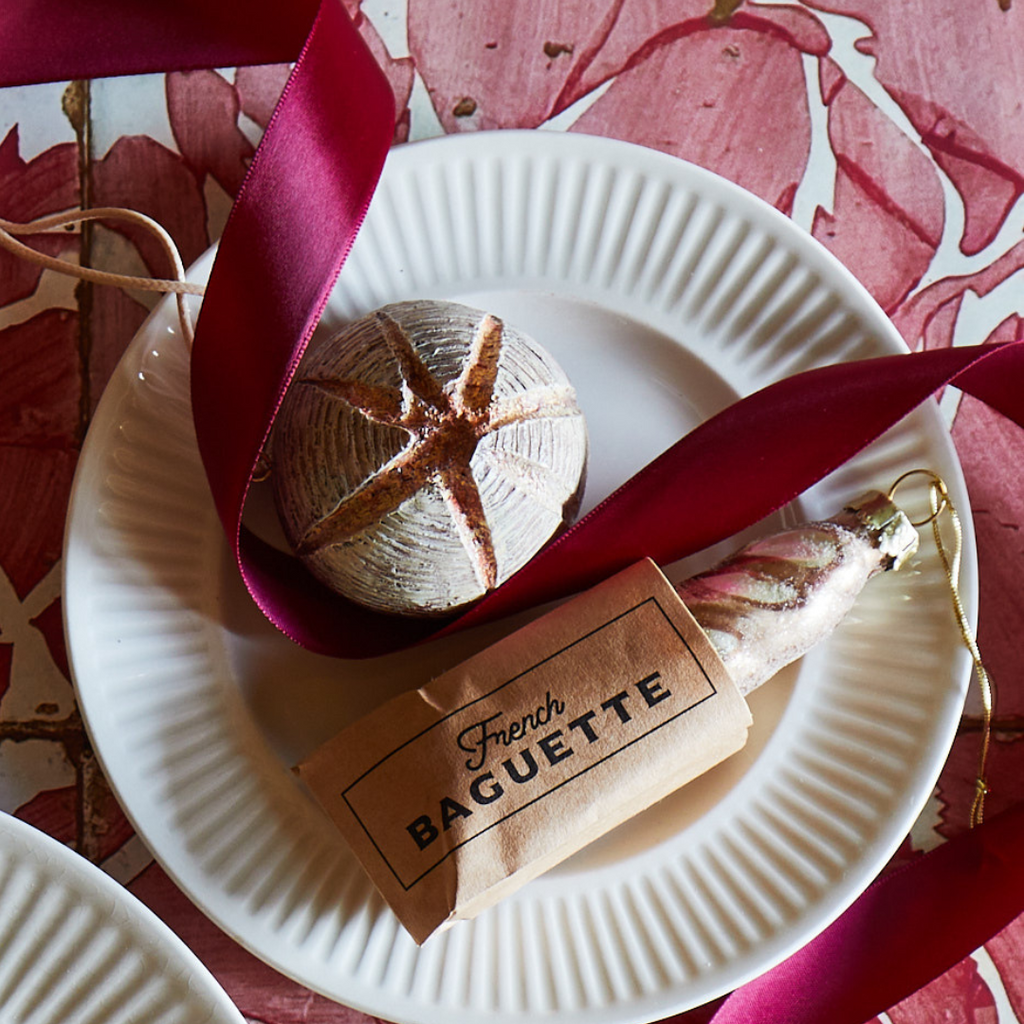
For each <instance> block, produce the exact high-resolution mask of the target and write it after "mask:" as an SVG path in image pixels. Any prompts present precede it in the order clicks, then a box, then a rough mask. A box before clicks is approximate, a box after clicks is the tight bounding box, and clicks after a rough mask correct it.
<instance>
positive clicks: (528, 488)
mask: <svg viewBox="0 0 1024 1024" xmlns="http://www.w3.org/2000/svg"><path fill="white" fill-rule="evenodd" d="M586 461H587V433H586V425H585V422H584V419H583V414H582V413H581V412H580V409H579V407H578V405H577V403H576V396H575V392H574V390H573V388H572V386H571V384H570V383H569V381H568V379H567V378H566V376H565V374H564V373H563V371H562V370H561V368H560V367H559V366H558V364H557V363H556V362H555V361H554V360H553V359H552V357H551V356H550V355H549V354H548V353H547V352H545V351H544V350H543V349H542V348H541V347H540V346H539V345H538V344H537V343H536V342H535V341H533V340H532V339H531V338H529V337H527V336H526V335H524V334H522V333H521V332H519V331H517V330H515V329H514V328H513V327H511V326H510V325H508V324H503V323H502V322H501V321H500V320H499V319H497V318H496V317H493V316H491V315H489V314H487V313H485V312H482V311H480V310H475V309H471V308H469V307H467V306H463V305H459V304H457V303H451V302H440V301H414V302H402V303H395V304H393V305H390V306H385V307H383V308H382V309H380V310H376V311H375V312H373V313H371V314H369V315H368V316H366V317H364V318H362V319H361V320H359V321H357V322H355V323H353V324H351V325H350V326H349V327H347V328H345V329H344V330H342V331H341V332H339V333H338V334H337V335H335V336H334V337H333V338H331V339H329V340H328V341H326V342H324V343H323V344H321V345H320V346H319V347H318V348H317V349H316V350H315V351H313V352H311V353H310V354H309V355H308V356H307V358H306V360H305V361H304V362H303V365H302V366H301V368H300V370H299V373H298V374H297V376H296V380H295V382H294V383H293V385H292V387H291V389H290V390H289V393H288V396H287V398H286V400H285V403H284V405H283V406H282V409H281V412H280V414H279V416H278V419H277V422H276V425H275V429H274V439H273V453H272V463H273V472H272V476H271V478H272V480H273V484H274V492H275V499H276V502H277V507H278V513H279V515H280V518H281V521H282V524H283V526H284V529H285V533H286V535H287V537H288V540H289V542H290V543H291V545H292V547H293V548H294V550H295V551H296V552H297V554H298V555H299V556H300V557H301V558H302V559H303V561H304V562H305V563H306V564H307V565H308V566H309V568H310V570H311V571H312V572H313V573H314V574H315V575H316V576H317V577H319V578H320V579H321V580H323V581H324V582H325V583H326V584H327V585H328V586H330V587H332V588H334V589H335V590H338V591H339V592H341V593H343V594H345V595H346V596H348V597H350V598H352V599H353V600H355V601H358V602H359V603H361V604H364V605H367V606H369V607H372V608H375V609H378V610H381V611H389V612H397V613H401V614H409V615H438V614H444V613H445V612H448V611H451V610H453V609H455V608H458V607H461V606H463V605H466V604H468V603H470V602H472V601H474V600H476V599H478V598H480V597H481V596H483V595H484V594H485V593H487V592H488V591H489V590H492V589H493V588H494V587H495V586H498V585H500V584H501V583H502V582H503V581H504V580H505V579H507V578H508V577H509V576H511V575H512V574H513V573H515V572H516V571H518V570H519V569H520V568H522V566H523V565H525V564H526V562H527V561H528V560H529V559H530V558H531V557H532V556H533V555H534V554H535V553H536V552H537V551H538V550H539V549H540V548H541V547H542V546H543V545H544V543H545V542H546V541H547V540H548V539H550V537H551V536H552V535H553V534H555V533H556V532H558V530H559V529H561V528H562V526H563V525H564V524H565V523H566V522H568V521H570V520H571V519H572V518H573V516H575V514H576V511H577V509H578V506H579V501H580V497H581V495H582V489H583V483H584V478H585V472H586Z"/></svg>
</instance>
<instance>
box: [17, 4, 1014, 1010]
mask: <svg viewBox="0 0 1024 1024" xmlns="http://www.w3.org/2000/svg"><path fill="white" fill-rule="evenodd" d="M346 5H347V7H348V8H349V10H350V12H351V13H352V14H353V16H354V17H355V18H356V20H357V23H358V25H359V27H360V30H361V32H362V33H363V35H364V37H365V38H366V40H367V41H368V42H369V44H370V46H371V47H372V50H373V52H374V54H375V55H376V56H377V58H378V60H379V61H380V63H381V65H382V66H383V67H384V69H385V70H386V72H387V74H388V76H389V78H390V81H391V83H392V86H393V88H394V91H395V95H396V103H397V112H398V129H397V132H396V140H395V141H396V143H403V142H406V141H409V140H413V139H417V138H423V137H426V136H431V135H437V134H441V133H445V132H448V133H451V132H464V131H477V130H481V129H495V128H524V127H529V128H537V127H544V128H548V129H552V130H565V131H579V132H586V133H590V134H599V135H607V136H612V137H614V138H618V139H626V140H629V141H632V142H637V143H641V144H643V145H646V146H650V147H653V148H655V149H659V150H664V151H666V152H669V153H672V154H675V155H677V156H680V157H683V158H685V159H687V160H690V161H693V162H695V163H698V164H701V165H703V166H704V167H707V168H710V169H711V170H713V171H716V172H718V173H720V174H722V175H724V176H725V177H728V178H730V179H732V180H733V181H736V182H738V183H739V184H741V185H743V186H744V187H746V188H747V189H749V190H751V191H752V192H754V193H756V194H757V195H759V196H761V197H762V198H763V199H765V200H767V201H768V202H769V203H772V204H773V205H775V206H776V207H778V208H779V209H780V210H782V211H784V212H785V213H787V214H788V215H790V216H791V217H792V218H793V219H794V220H795V221H796V222H797V223H798V224H800V225H801V226H802V227H804V228H805V229H806V230H808V231H810V232H811V233H812V234H813V235H814V237H815V238H817V239H818V240H819V241H820V242H821V243H822V244H824V245H825V246H826V247H828V248H829V249H831V250H832V251H833V252H834V253H835V254H836V255H837V256H838V257H839V258H840V259H841V260H843V262H845V263H846V265H847V266H848V267H850V269H851V270H852V271H853V272H854V273H855V274H856V275H857V276H858V277H859V278H860V279H861V281H863V283H864V284H865V285H866V286H867V287H868V288H869V289H870V291H871V292H872V294H873V295H874V296H875V297H876V299H877V300H878V302H879V303H880V304H881V305H882V307H883V308H884V309H885V310H886V311H887V312H888V313H889V315H890V316H891V317H892V318H893V320H894V322H895V323H896V325H897V327H898V328H899V330H900V331H901V332H902V334H903V336H904V338H905V339H906V341H907V343H908V344H909V345H910V346H912V347H915V348H916V347H922V346H923V347H939V346H946V345H964V344H975V343H981V342H985V341H997V340H1003V339H1010V338H1015V337H1020V336H1021V333H1022V316H1024V200H1022V198H1021V195H1022V192H1024V8H1022V7H1021V6H1013V5H1012V2H1011V0H972V2H971V3H966V2H964V0H900V2H898V3H895V2H891V0H831V2H818V0H808V2H805V3H783V2H780V3H772V2H762V3H735V2H734V3H723V2H719V3H718V5H717V8H716V10H714V11H712V10H711V6H712V4H711V0H643V2H641V0H587V2H583V0H364V2H362V3H361V4H360V3H359V2H358V0H346ZM733 8H735V9H733ZM287 73H288V68H287V67H283V66H273V67H263V68H239V69H229V70H218V71H213V70H209V71H196V72H190V73H175V74H169V75H166V76H164V75H155V76H141V77H139V78H133V79H109V80H103V81H94V82H91V83H90V82H72V83H59V84H56V85H43V86H34V87H27V88H16V89H7V90H2V91H0V216H3V217H6V218H9V219H14V220H28V219H30V218H33V217H36V216H40V215H43V214H47V213H52V212H56V211H60V210H66V209H68V208H71V207H76V206H79V205H83V206H98V205H116V206H127V207H130V208H133V209H136V210H140V211H142V212H144V213H147V214H149V215H151V216H153V217H154V218H156V219H157V220H158V221H160V222H161V223H162V224H164V225H165V226H166V227H167V228H168V229H169V230H170V232H171V234H172V235H173V236H174V238H175V240H176V241H177V244H178V245H179V247H180V249H181V251H182V255H183V257H184V259H185V262H186V263H189V262H191V261H192V260H194V259H195V258H196V257H197V256H199V254H200V253H202V252H203V250H204V249H206V247H207V246H208V245H209V244H210V242H211V241H212V240H214V239H216V238H217V237H218V235H219V233H220V230H221V228H222V226H223V223H224V220H225V218H226V216H227V213H228V210H229V209H230V204H231V197H232V196H233V195H234V193H235V192H236V190H237V189H238V187H239V185H240V183H241V181H242V178H243V176H244V174H245V170H246V167H247V164H248V161H249V160H250V158H251V157H252V154H253V151H254V147H255V145H256V144H257V142H258V140H259V136H260V133H261V131H262V129H263V127H264V126H265V125H266V123H267V119H268V117H269V115H270V113H271V111H272V110H273V106H274V103H275V101H276V98H277V96H278V94H279V92H280V90H281V88H282V86H283V84H284V81H285V79H286V77H287ZM36 241H37V244H38V246H39V247H40V248H42V249H44V250H46V251H48V252H50V253H53V254H59V255H62V256H63V257H64V258H66V259H70V260H73V261H78V262H81V263H83V264H90V265H93V266H98V267H102V268H104V269H112V270H120V271H122V272H128V273H150V274H153V275H155V276H163V275H164V274H165V272H166V268H165V267H164V266H163V265H162V264H161V261H160V256H159V253H158V252H157V251H156V250H155V249H154V247H153V245H152V243H151V242H150V241H149V240H147V239H145V238H139V237H136V236H135V235H134V234H133V232H132V231H131V230H130V229H125V230H124V231H123V232H122V230H120V229H115V228H107V227H105V226H101V225H95V226H88V227H85V228H83V229H81V231H76V232H69V233H67V234H65V235H62V236H60V237H57V238H53V237H49V238H40V239H37V240H36ZM147 301H149V300H147V299H145V298H143V297H142V296H140V295H139V294H138V293H130V292H127V291H121V290H116V289H111V288H101V287H92V286H90V285H86V284H76V283H75V282H74V281H73V280H72V279H70V278H64V277H61V276H59V275H55V274H53V273H51V272H45V273H41V272H40V271H39V270H38V269H37V268H35V267H32V266H30V265H28V264H24V263H20V262H18V261H16V260H14V259H13V258H12V257H10V256H8V255H7V254H6V253H0V807H2V808H3V809H4V810H7V811H10V812H13V813H16V814H17V815H18V816H19V817H21V818H23V819H25V820H26V821H29V822H31V823H32V824H34V825H36V826H38V827H39V828H42V829H43V830H45V831H47V832H49V833H50V834H51V835H54V836H56V837H57V838H59V839H60V840H62V841H64V842H65V843H67V844H69V845H71V846H72V847H73V848H75V849H76V850H78V851H79V852H80V853H81V854H83V855H84V856H86V857H88V858H89V859H90V860H92V861H94V862H96V863H98V864H100V865H101V866H102V867H103V868H104V869H106V870H107V871H108V872H109V873H110V874H112V875H113V876H114V877H116V878H118V879H119V880H121V881H122V882H123V883H125V884H126V885H127V886H128V888H129V889H130V890H131V891H132V892H134V893H135V894H136V895H137V896H138V897H140V898H141V899H142V900H143V901H144V902H146V903H147V904H148V905H149V906H150V907H152V908H153V909H154V910H156V912H157V913H158V914H159V915H160V916H161V917H162V918H164V920H166V921H167V922H168V923H169V924H170V925H171V926H172V927H173V928H174V929H175V930H176V931H177V932H178V933H179V934H180V935H181V936H182V937H183V938H184V939H185V941H186V942H187V943H188V944H189V945H190V946H191V947H192V948H193V949H194V950H195V951H196V953H197V954H198V955H199V956H200V958H201V959H202V960H203V961H204V962H205V963H206V964H207V965H208V966H209V967H210V969H211V970H212V971H213V973H214V974H215V976H216V977H217V978H218V979H219V981H220V982H221V984H222V985H223V986H224V987H225V989H226V990H227V992H228V993H229V995H230V996H231V997H232V998H233V999H234V1001H235V1002H236V1003H237V1005H238V1006H239V1008H240V1009H241V1010H242V1012H243V1014H244V1015H245V1016H247V1017H248V1018H249V1019H250V1020H251V1021H260V1022H266V1024H297V1022H310V1024H312V1022H332V1024H340V1022H356V1021H365V1020H367V1019H368V1018H366V1017H364V1016H363V1015H362V1014H360V1013H357V1012H355V1011H353V1010H349V1009H347V1008H345V1007H342V1006H339V1005H337V1004H334V1003H331V1002H330V1001H328V1000H325V999H323V998H321V997H319V996H316V995H313V994H312V993H310V992H308V991H306V990H304V989H302V988H301V987H299V986H298V985H296V984H294V983H292V982H289V981H287V980H285V979H283V978H282V977H280V976H279V975H277V974H276V973H275V972H274V971H273V970H272V969H270V968H269V967H266V966H264V965H263V964H261V963H260V962H258V961H257V960H255V959H254V958H253V957H252V956H250V955H249V954H248V953H246V952H244V951H243V950H242V949H241V948H240V947H239V946H237V945H236V944H235V943H234V942H233V941H232V940H230V939H229V938H227V937H226V936H225V935H223V934H222V933H221V932H220V931H219V930H218V929H217V928H216V927H215V926H214V925H212V924H210V923H209V922H208V921H207V920H206V919H205V918H204V917H203V916H202V915H201V914H200V913H199V912H198V911H197V910H196V909H194V908H193V906H192V905H191V904H190V903H189V901H188V900H187V899H186V898H185V897H184V896H182V895H181V894H180V893H179V892H178V890H177V889H176V888H175V886H174V885H173V884H172V883H171V882H170V881H169V880H168V879H167V877H166V876H165V875H164V874H163V873H162V871H161V870H160V869H159V868H157V867H156V866H155V865H154V864H153V863H152V859H151V857H150V854H149V852H148V851H147V850H146V849H145V847H144V846H143V844H142V843H141V841H140V840H139V839H138V838H137V837H135V836H133V833H132V830H131V828H130V826H129V825H128V823H127V821H126V820H125V818H124V816H123V815H122V813H121V812H120V810H119V808H118V806H117V803H116V801H115V800H114V798H113V796H112V795H111V792H110V790H109V788H108V786H107V784H106V782H105V780H104V779H103V776H102V773H101V772H100V770H99V768H98V766H97V764H96V761H95V758H94V756H93V753H92V751H91V750H90V747H89V742H88V739H87V737H86V736H85V733H84V731H83V728H82V723H81V720H80V718H79V716H78V713H77V711H76V707H75V700H74V694H73V692H72V687H71V684H70V682H69V678H68V666H67V658H66V654H65V650H64V646H63V636H62V627H61V612H60V602H61V595H60V549H61V539H62V533H63V525H64V515H65V511H66V506H67V500H68V493H69V488H70V486H71V480H72V475H73V473H74V469H75V464H76V460H77V457H78V453H79V450H80V447H81V444H82V440H83V437H84V434H85V431H86V429H87V427H88V423H89V418H90V414H91V413H92V411H93V410H94V409H95V407H96V403H97V401H98V399H99V397H100V395H101V394H102V391H103V387H104V384H105V382H106V380H107V379H108V376H109V374H110V373H111V371H112V369H113V367H114V366H115V365H116V363H117V361H118V359H119V357H120V355H121V353H122V352H123V350H124V348H125V346H126V345H127V343H128V342H129V340H130V339H131V337H132V336H133V334H134V332H135V331H136V329H137V328H138V327H139V325H140V324H141V323H142V321H143V319H144V318H145V316H146V314H147V311H148V307H147V304H146V303H147ZM941 404H942V409H943V412H944V414H945V416H946V418H947V421H948V422H949V424H950V426H951V429H952V432H953V437H954V440H955V443H956V445H957V448H958V450H959V453H960V456H961V459H962V461H963V464H964V468H965V472H966V475H967V479H968V484H969V488H970V493H971V497H972V504H973V512H974V521H975V526H976V529H977V534H978V544H979V558H980V564H981V606H980V642H981V646H982V651H983V654H984V657H985V660H986V663H987V664H988V666H989V668H990V671H991V672H992V674H993V676H994V677H995V679H996V680H997V682H998V684H999V687H1000V688H999V706H998V718H997V722H996V732H995V743H994V750H993V754H992V760H991V771H990V778H991V782H992V788H993V792H992V795H991V797H990V801H989V812H990V813H995V812H997V811H998V810H1000V809H1001V808H1003V807H1006V806H1009V805H1011V804H1014V803H1016V802H1017V801H1018V800H1021V799H1024V771H1022V767H1024V743H1022V735H1024V680H1022V679H1021V674H1020V671H1019V664H1020V660H1019V654H1018V641H1017V635H1018V628H1019V611H1018V608H1019V604H1020V595H1021V592H1022V586H1021V582H1020V581H1021V578H1022V575H1024V539H1022V533H1021V526H1022V524H1024V490H1022V488H1021V487H1020V485H1019V482H1018V481H1019V474H1020V471H1019V468H1018V467H1019V466H1020V465H1021V463H1022V461H1024V435H1022V434H1021V433H1020V431H1019V430H1017V428H1015V427H1013V426H1011V425H1010V424H1008V423H1007V422H1005V421H1003V420H1001V418H1000V417H999V416H998V415H996V414H994V413H991V412H989V411H988V410H987V409H986V408H985V407H984V406H982V405H980V404H978V403H977V402H975V401H973V400H971V399H969V398H965V399H963V400H962V401H961V400H960V398H959V395H958V394H955V393H953V392H949V393H947V394H946V395H945V396H943V398H942V403H941ZM968 712H969V713H968V714H967V716H966V717H965V718H964V721H963V725H962V728H961V731H960V735H959V737H958V739H957V741H956V744H955V746H954V749H953V752H952V754H951V756H950V759H949V763H948V765H947V767H946V770H945V772H944V774H943V776H942V778H941V780H940V782H939V785H938V787H937V788H936V791H935V793H934V795H933V798H932V800H931V802H930V804H929V807H928V809H927V811H926V813H925V814H924V815H923V816H922V818H921V820H920V821H919V822H918V824H917V826H916V827H915V829H914V831H913V833H912V835H911V836H910V837H908V839H907V841H906V842H905V844H904V846H903V848H902V849H901V851H900V854H899V857H900V858H902V859H910V858H913V857H915V856H918V855H920V852H921V851H924V850H927V849H929V848H930V847H932V846H934V845H935V844H936V843H938V842H941V841H942V839H943V838H947V837H949V836H952V835H953V834H955V833H956V832H958V831H960V830H962V829H963V828H964V827H965V823H966V821H967V808H968V805H969V801H970V797H971V790H972V779H973V772H974V762H975V758H976V751H977V743H978V730H979V719H978V717H977V706H976V702H975V701H974V700H973V699H972V700H971V701H969V705H968ZM880 1019H881V1020H882V1021H886V1020H888V1021H891V1022H893V1024H925V1022H928V1024H931V1022H934V1021H939V1020H941V1021H946V1022H950V1024H956V1022H964V1024H983V1022H984V1024H991V1022H998V1024H1010V1022H1014V1021H1018V1020H1019V1021H1024V918H1022V919H1020V920H1018V921H1017V922H1015V923H1014V924H1013V925H1011V926H1010V927H1009V928H1008V929H1006V931H1004V932H1003V933H1001V934H999V935H997V936H995V937H994V938H992V940H991V941H989V942H988V943H986V945H985V946H984V947H983V948H982V949H979V950H978V951H977V952H976V953H974V955H973V956H971V957H970V958H968V959H966V960H965V961H963V962H962V963H961V964H959V965H958V966H957V967H956V968H954V969H953V970H951V971H949V972H948V973H947V974H945V975H944V976H942V977H941V978H939V979H937V980H936V981H934V982H933V983H932V984H930V985H929V986H927V987H926V988H925V989H923V990H921V991H920V992H917V993H915V994H914V995H912V996H910V997H909V998H908V999H906V1000H905V1001H904V1002H902V1003H900V1004H899V1005H898V1006H895V1007H892V1008H891V1009H890V1010H889V1011H888V1013H887V1014H885V1015H882V1017H881V1018H880Z"/></svg>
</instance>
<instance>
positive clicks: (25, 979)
mask: <svg viewBox="0 0 1024 1024" xmlns="http://www.w3.org/2000/svg"><path fill="white" fill-rule="evenodd" d="M0 1018H2V1019H3V1020H4V1021H5V1022H9V1024H19V1022H28V1021H31V1022H32V1024H87V1022H88V1024H95V1022H100V1021H102V1024H157V1022H159V1024H243V1019H242V1015H241V1014H240V1013H239V1012H238V1010H237V1009H235V1007H234V1005H233V1004H232V1002H231V1000H230V999H228V997H227V996H226V995H225V994H224V992H223V990H222V989H221V988H220V986H218V984H217V983H216V981H214V979H213V976H212V975H211V974H210V972H209V971H207V969H206V968H205V967H204V966H203V965H202V964H201V963H200V962H199V960H198V959H197V958H196V956H195V954H193V953H192V952H191V951H190V950H189V949H188V948H187V947H186V946H185V944H184V943H183V942H182V941H181V940H180V939H179V938H178V937H177V936H176V935H175V934H174V933H173V932H172V931H171V930H170V928H168V927H167V925H165V924H164V923H163V922H162V921H161V920H159V919H158V918H157V917H156V915H155V914H153V913H152V912H151V911H150V910H148V909H147V908H146V907H144V906H143V905H142V904H141V903H140V902H139V901H138V900H137V899H135V898H134V897H133V896H131V895H130V894H129V893H128V892H127V891H126V890H125V889H123V888H122V887H121V886H120V885H118V884H117V883H116V882H115V881H114V880H113V879H111V878H109V877H108V876H107V875H105V874H104V873H103V872H102V871H101V870H100V869H99V868H97V867H94V866H93V865H92V864H90V863H89V862H88V861H87V860H85V859H84V858H82V857H79V856H78V855H77V854H75V853H73V852H72V851H71V850H69V849H68V848H67V847H66V846H62V845H61V844H60V843H58V842H57V841H56V840H55V839H51V838H50V837H49V836H47V835H45V834H44V833H42V832H40V831H39V830H38V829H35V828H32V826H30V825H26V824H25V822H23V821H19V820H18V819H17V818H12V817H11V816H10V815H7V814H0Z"/></svg>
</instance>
